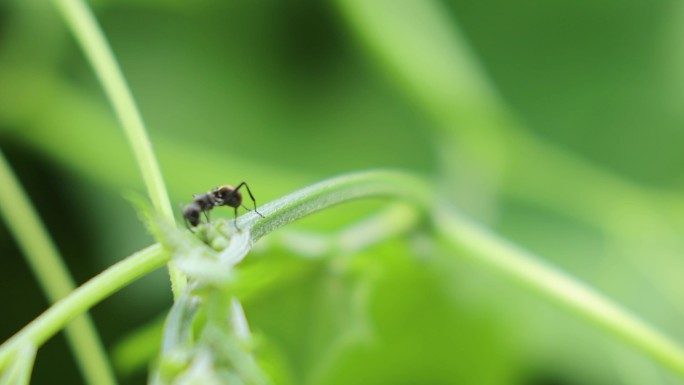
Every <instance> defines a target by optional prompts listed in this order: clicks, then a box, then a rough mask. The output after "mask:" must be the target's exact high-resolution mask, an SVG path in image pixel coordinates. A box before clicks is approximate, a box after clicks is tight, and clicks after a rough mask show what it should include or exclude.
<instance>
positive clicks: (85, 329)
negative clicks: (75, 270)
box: [0, 151, 116, 385]
mask: <svg viewBox="0 0 684 385" xmlns="http://www.w3.org/2000/svg"><path fill="white" fill-rule="evenodd" d="M0 213H1V214H2V216H3V218H4V219H5V222H6V223H7V227H8V228H9V229H10V231H11V232H12V234H13V235H14V238H15V239H16V240H17V243H18V245H19V247H20V248H21V250H22V251H23V254H24V256H25V258H26V260H27V262H28V264H29V266H30V267H31V270H32V271H33V274H34V275H35V276H36V278H37V280H38V282H39V283H40V285H41V287H42V288H43V292H44V293H45V295H46V296H47V297H48V298H49V300H50V302H53V303H54V302H56V301H58V300H59V299H61V298H62V297H64V296H66V295H67V294H69V293H70V292H72V291H73V290H74V288H75V287H76V286H75V285H74V282H73V279H72V278H71V274H69V270H68V269H67V267H66V266H65V265H64V263H63V262H62V258H61V256H60V255H59V253H58V252H57V248H56V247H55V245H54V243H53V242H52V240H51V239H50V236H49V235H48V233H47V230H46V229H45V226H44V225H43V224H42V223H41V220H40V219H39V217H38V214H37V213H36V212H35V210H34V209H33V207H32V206H31V203H30V202H29V200H28V195H27V194H26V192H25V191H23V189H22V188H21V186H20V185H19V182H18V181H17V178H16V177H15V176H14V174H13V172H12V170H11V168H10V166H9V164H8V163H7V161H6V159H5V157H4V155H3V154H2V152H1V151H0ZM66 335H67V340H68V341H69V344H70V345H71V348H72V350H73V352H74V355H75V356H76V360H77V361H78V363H79V368H80V369H81V371H82V374H83V376H84V378H85V379H86V381H87V382H88V383H90V384H103V385H107V384H116V377H115V376H114V372H113V371H112V368H111V366H110V365H109V360H108V359H107V354H106V353H105V351H104V348H103V347H102V343H101V342H100V339H99V337H98V335H97V331H96V329H95V325H94V324H93V322H92V320H91V319H90V317H89V316H88V315H87V314H86V315H83V316H81V317H78V318H76V319H74V320H73V321H72V322H71V323H70V324H69V325H68V326H67V328H66Z"/></svg>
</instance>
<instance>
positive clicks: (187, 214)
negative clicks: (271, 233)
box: [181, 182, 264, 231]
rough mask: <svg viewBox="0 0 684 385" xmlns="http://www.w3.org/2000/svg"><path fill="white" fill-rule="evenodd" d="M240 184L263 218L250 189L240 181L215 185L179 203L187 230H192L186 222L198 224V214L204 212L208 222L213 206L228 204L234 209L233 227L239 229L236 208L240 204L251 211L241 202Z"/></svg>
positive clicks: (193, 224)
mask: <svg viewBox="0 0 684 385" xmlns="http://www.w3.org/2000/svg"><path fill="white" fill-rule="evenodd" d="M242 186H245V188H246V189H247V192H248V193H249V197H250V198H251V199H252V203H254V212H255V213H257V214H259V216H260V217H262V218H263V217H264V216H263V215H261V213H260V212H258V211H257V208H256V200H255V199H254V195H252V191H251V190H250V189H249V186H248V185H247V183H245V182H242V183H240V184H239V185H237V187H233V186H230V185H225V186H221V187H215V188H214V189H213V190H211V191H209V192H206V193H204V194H199V195H193V198H194V199H193V200H192V203H190V204H188V205H187V206H185V207H183V204H182V203H181V211H182V212H183V219H185V226H186V227H187V228H188V230H190V231H192V229H190V226H188V223H190V224H191V225H192V226H193V227H195V226H197V225H199V223H200V216H201V215H202V213H204V216H205V217H206V218H207V222H209V212H210V211H211V210H212V209H213V208H214V207H219V206H229V207H232V208H233V209H235V222H233V224H234V225H235V229H236V230H238V231H240V229H239V228H238V226H237V213H238V208H239V207H240V206H242V207H244V208H245V209H247V210H249V211H252V210H251V209H250V208H248V207H247V206H245V205H244V204H242V194H241V193H240V189H241V188H242Z"/></svg>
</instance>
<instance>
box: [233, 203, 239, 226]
mask: <svg viewBox="0 0 684 385" xmlns="http://www.w3.org/2000/svg"><path fill="white" fill-rule="evenodd" d="M237 209H238V208H237V207H235V216H234V219H233V226H235V230H237V231H240V228H239V227H238V225H237Z"/></svg>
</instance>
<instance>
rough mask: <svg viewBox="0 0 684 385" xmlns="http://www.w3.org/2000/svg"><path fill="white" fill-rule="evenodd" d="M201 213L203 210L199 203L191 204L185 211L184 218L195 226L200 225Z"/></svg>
mask: <svg viewBox="0 0 684 385" xmlns="http://www.w3.org/2000/svg"><path fill="white" fill-rule="evenodd" d="M201 213H202V209H201V208H200V206H199V205H198V204H197V203H190V204H189V205H187V206H185V208H184V209H183V217H184V218H185V219H187V221H188V222H190V224H191V225H193V226H197V225H199V223H200V214H201Z"/></svg>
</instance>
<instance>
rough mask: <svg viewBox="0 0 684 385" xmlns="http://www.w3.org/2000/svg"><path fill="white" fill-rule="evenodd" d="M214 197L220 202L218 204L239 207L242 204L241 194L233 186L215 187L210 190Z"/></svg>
mask: <svg viewBox="0 0 684 385" xmlns="http://www.w3.org/2000/svg"><path fill="white" fill-rule="evenodd" d="M212 194H213V195H214V199H216V200H217V201H218V202H220V203H219V204H218V205H219V206H230V207H236V208H237V207H240V205H241V204H242V194H240V192H239V191H236V190H235V187H233V186H230V185H225V186H221V187H217V188H215V189H214V191H212Z"/></svg>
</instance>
